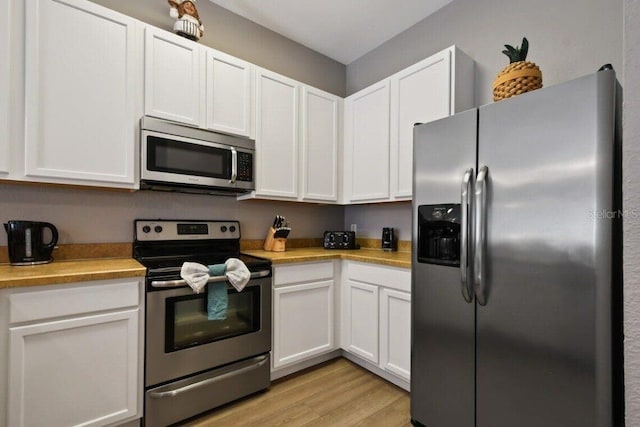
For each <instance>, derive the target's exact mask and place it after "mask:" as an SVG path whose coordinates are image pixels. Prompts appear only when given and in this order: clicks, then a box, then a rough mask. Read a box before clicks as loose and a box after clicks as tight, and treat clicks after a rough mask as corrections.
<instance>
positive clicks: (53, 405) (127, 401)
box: [8, 309, 139, 427]
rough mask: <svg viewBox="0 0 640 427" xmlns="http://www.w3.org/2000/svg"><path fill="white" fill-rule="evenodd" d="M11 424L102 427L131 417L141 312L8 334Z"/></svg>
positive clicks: (23, 328) (134, 406) (74, 320)
mask: <svg viewBox="0 0 640 427" xmlns="http://www.w3.org/2000/svg"><path fill="white" fill-rule="evenodd" d="M9 340H10V354H9V390H11V393H10V394H9V409H8V424H9V425H12V426H44V425H46V426H51V427H54V426H70V425H85V426H94V425H95V426H98V425H105V424H110V423H114V422H117V421H120V420H124V419H126V418H129V417H132V416H134V415H136V413H137V398H138V391H139V390H138V309H135V310H127V311H121V312H116V313H109V314H101V315H93V316H87V317H79V318H72V319H66V320H59V321H53V322H47V323H39V324H34V325H28V326H21V327H13V328H10V330H9Z"/></svg>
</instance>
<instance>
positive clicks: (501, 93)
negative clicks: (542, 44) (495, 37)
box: [493, 37, 542, 101]
mask: <svg viewBox="0 0 640 427" xmlns="http://www.w3.org/2000/svg"><path fill="white" fill-rule="evenodd" d="M505 47H506V48H507V49H506V50H503V51H502V53H504V54H505V55H507V56H508V57H509V60H510V62H511V63H510V64H509V65H507V66H506V67H504V68H503V69H502V71H500V73H498V75H497V76H496V79H495V80H494V81H493V100H494V101H500V100H501V99H505V98H509V97H512V96H515V95H520V94H521V93H525V92H529V91H532V90H536V89H540V88H541V87H542V72H541V71H540V68H538V66H537V65H536V64H534V63H533V62H529V61H525V59H526V58H527V52H528V51H529V42H528V41H527V38H526V37H525V38H523V39H522V46H521V47H519V48H518V47H515V48H514V47H513V46H510V45H508V44H507V45H505Z"/></svg>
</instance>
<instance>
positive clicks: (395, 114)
mask: <svg viewBox="0 0 640 427" xmlns="http://www.w3.org/2000/svg"><path fill="white" fill-rule="evenodd" d="M473 82H474V63H473V61H472V60H471V59H470V58H469V57H468V56H467V55H465V54H464V53H463V52H462V51H460V50H459V49H458V48H456V47H455V46H452V47H450V48H448V49H445V50H443V51H441V52H439V53H437V54H435V55H433V56H431V57H429V58H427V59H425V60H423V61H421V62H418V63H417V64H414V65H412V66H410V67H408V68H406V69H404V70H402V71H400V72H398V73H396V74H394V75H393V76H391V77H389V78H388V79H385V80H383V81H381V82H379V83H376V84H374V85H372V86H370V87H368V88H366V89H363V90H362V91H360V92H357V93H355V94H353V95H351V96H350V97H349V98H347V100H346V101H345V169H344V190H345V200H344V202H345V203H350V202H352V203H364V202H375V201H395V200H410V199H411V196H412V195H411V191H412V189H411V186H412V173H413V126H414V124H415V123H426V122H430V121H433V120H437V119H440V118H443V117H446V116H448V115H451V114H455V113H457V112H460V111H464V110H467V109H469V108H472V107H474V101H473V99H474V93H473V86H474V85H473ZM385 90H386V91H388V92H385Z"/></svg>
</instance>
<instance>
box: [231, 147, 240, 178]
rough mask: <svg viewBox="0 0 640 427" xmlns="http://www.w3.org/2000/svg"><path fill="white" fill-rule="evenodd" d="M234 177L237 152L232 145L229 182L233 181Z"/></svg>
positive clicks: (235, 174) (235, 176) (236, 166)
mask: <svg viewBox="0 0 640 427" xmlns="http://www.w3.org/2000/svg"><path fill="white" fill-rule="evenodd" d="M236 178H238V152H237V151H236V149H235V148H234V147H231V179H230V180H229V183H230V184H233V183H235V182H236Z"/></svg>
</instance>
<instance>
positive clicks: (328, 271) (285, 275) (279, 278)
mask: <svg viewBox="0 0 640 427" xmlns="http://www.w3.org/2000/svg"><path fill="white" fill-rule="evenodd" d="M325 279H333V261H324V262H316V263H311V264H291V265H282V266H280V265H278V266H276V267H275V268H274V271H273V284H274V286H278V285H286V284H288V283H302V282H311V281H319V280H325Z"/></svg>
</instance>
